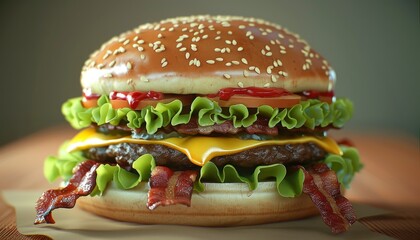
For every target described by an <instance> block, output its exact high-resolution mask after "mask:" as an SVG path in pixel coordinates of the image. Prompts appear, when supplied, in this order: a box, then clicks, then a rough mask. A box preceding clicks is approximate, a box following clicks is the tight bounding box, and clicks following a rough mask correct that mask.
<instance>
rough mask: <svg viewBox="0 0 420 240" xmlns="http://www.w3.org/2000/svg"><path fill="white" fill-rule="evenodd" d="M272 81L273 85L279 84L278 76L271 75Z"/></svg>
mask: <svg viewBox="0 0 420 240" xmlns="http://www.w3.org/2000/svg"><path fill="white" fill-rule="evenodd" d="M271 81H272V82H273V83H275V82H277V78H276V76H274V75H271Z"/></svg>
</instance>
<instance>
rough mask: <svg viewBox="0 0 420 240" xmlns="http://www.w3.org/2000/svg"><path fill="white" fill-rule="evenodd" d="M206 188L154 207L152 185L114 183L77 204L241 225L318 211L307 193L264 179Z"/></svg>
mask: <svg viewBox="0 0 420 240" xmlns="http://www.w3.org/2000/svg"><path fill="white" fill-rule="evenodd" d="M205 185H206V190H205V191H204V192H202V193H194V194H193V195H192V200H191V207H187V206H184V205H171V206H166V207H158V208H156V209H154V210H153V211H150V210H149V209H147V207H146V202H147V193H148V186H147V183H141V184H140V185H139V186H137V187H136V188H134V189H131V190H120V189H117V188H115V186H110V187H109V188H108V189H107V190H106V192H105V193H104V195H103V196H101V197H98V196H96V197H85V198H79V199H78V202H77V206H79V207H81V208H82V209H84V210H86V211H89V212H92V213H94V214H97V215H100V216H103V217H107V218H111V219H115V220H119V221H127V222H136V223H143V224H176V225H193V226H241V225H254V224H262V223H271V222H278V221H287V220H292V219H299V218H304V217H308V216H313V215H316V214H318V210H317V209H316V207H315V206H314V204H313V203H312V202H311V200H310V198H309V197H308V196H307V195H301V196H299V197H296V198H284V197H281V196H279V194H278V193H277V190H276V184H275V182H262V183H260V184H259V186H258V188H257V189H256V190H254V191H252V192H251V191H250V190H249V189H248V185H246V184H244V183H222V184H220V183H206V184H205Z"/></svg>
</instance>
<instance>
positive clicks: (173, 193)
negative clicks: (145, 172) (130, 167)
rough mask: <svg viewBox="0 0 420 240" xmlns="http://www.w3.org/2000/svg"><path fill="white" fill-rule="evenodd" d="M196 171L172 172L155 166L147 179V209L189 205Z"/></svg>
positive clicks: (166, 168)
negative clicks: (148, 187)
mask: <svg viewBox="0 0 420 240" xmlns="http://www.w3.org/2000/svg"><path fill="white" fill-rule="evenodd" d="M197 175H198V172H197V171H192V170H188V171H176V172H174V171H172V170H171V169H169V168H168V167H164V166H156V167H155V168H154V169H153V171H152V176H151V177H150V179H149V185H150V189H149V194H148V200H147V207H148V208H149V209H150V210H153V209H155V208H157V207H158V206H167V205H174V204H183V205H187V206H190V205H191V196H192V191H193V186H194V181H195V179H196V177H197Z"/></svg>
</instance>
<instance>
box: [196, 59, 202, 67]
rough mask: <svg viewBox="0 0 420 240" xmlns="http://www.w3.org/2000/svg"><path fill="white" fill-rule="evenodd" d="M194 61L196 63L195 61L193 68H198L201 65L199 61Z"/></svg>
mask: <svg viewBox="0 0 420 240" xmlns="http://www.w3.org/2000/svg"><path fill="white" fill-rule="evenodd" d="M195 60H196V61H195V66H197V67H199V66H200V65H201V62H200V60H198V59H195Z"/></svg>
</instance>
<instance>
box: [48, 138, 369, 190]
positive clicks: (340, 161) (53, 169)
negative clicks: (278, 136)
mask: <svg viewBox="0 0 420 240" xmlns="http://www.w3.org/2000/svg"><path fill="white" fill-rule="evenodd" d="M341 148H342V151H343V155H342V156H340V155H335V154H328V155H327V157H326V158H325V159H324V160H322V162H325V163H326V164H327V165H328V166H329V167H330V168H331V169H333V170H334V171H335V172H336V173H337V177H338V181H339V182H340V183H341V184H343V185H344V186H345V187H349V184H350V182H351V180H352V179H353V176H354V174H355V173H356V172H358V171H359V170H360V169H361V168H362V164H361V163H360V158H359V154H358V151H357V150H356V149H355V148H352V147H343V146H342V147H341ZM61 149H65V146H63V147H62V148H61ZM84 160H85V158H84V157H83V156H82V153H81V152H80V151H79V152H72V153H68V152H65V151H64V150H61V151H60V152H59V156H58V157H48V158H47V159H46V161H45V166H44V173H45V177H46V178H47V179H48V180H49V181H54V180H55V179H57V178H58V177H61V178H63V180H64V181H67V180H68V179H69V178H70V177H71V175H72V169H73V168H74V167H75V166H76V164H77V163H79V162H81V161H84ZM155 165H156V164H155V160H154V158H153V156H152V155H150V154H145V155H142V156H140V157H139V158H138V159H137V160H135V161H134V163H133V169H134V171H133V172H129V171H126V170H125V169H123V168H121V167H119V166H118V165H109V164H101V165H100V166H99V167H98V169H97V170H96V173H97V178H96V188H95V190H94V191H93V192H92V195H102V194H103V193H104V191H105V190H106V188H107V186H108V185H109V183H110V182H114V183H115V185H116V186H117V187H118V188H120V189H131V188H134V187H136V186H137V185H138V184H139V183H140V182H142V181H148V180H149V177H150V174H151V171H152V169H153V168H154V167H155ZM304 178H305V177H304V174H303V172H302V170H297V171H287V168H286V167H285V166H284V165H283V164H272V165H267V166H258V167H256V168H255V169H253V170H243V169H237V168H235V167H234V166H232V165H229V164H228V165H225V166H224V167H222V168H219V167H217V166H216V165H215V164H214V163H212V162H208V163H206V164H205V165H204V166H203V167H202V168H201V170H200V174H199V177H198V179H197V181H196V182H195V185H194V190H195V191H197V192H202V191H205V184H204V183H205V182H215V183H231V182H239V183H246V184H247V185H248V187H249V189H250V190H255V189H256V188H257V187H258V183H259V182H263V181H275V182H276V187H277V192H278V194H279V195H281V196H283V197H295V196H299V195H300V194H301V193H302V188H303V181H304Z"/></svg>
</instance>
